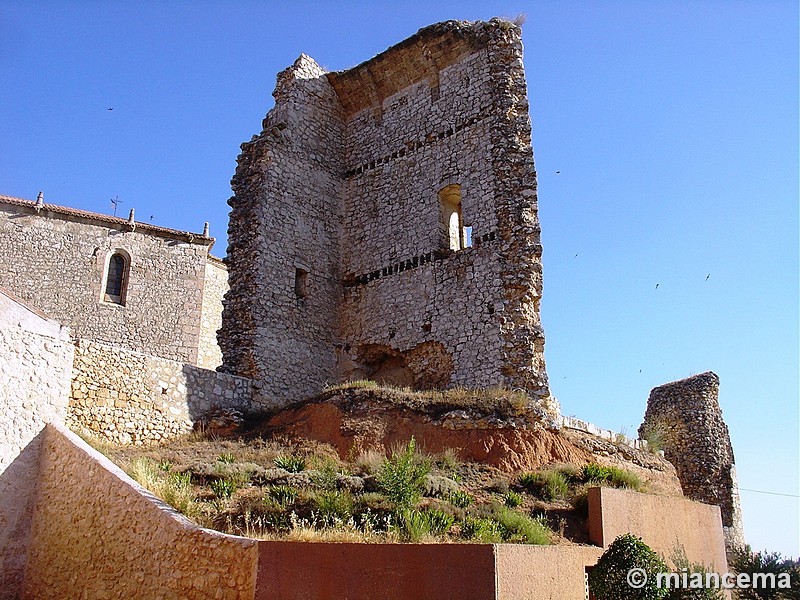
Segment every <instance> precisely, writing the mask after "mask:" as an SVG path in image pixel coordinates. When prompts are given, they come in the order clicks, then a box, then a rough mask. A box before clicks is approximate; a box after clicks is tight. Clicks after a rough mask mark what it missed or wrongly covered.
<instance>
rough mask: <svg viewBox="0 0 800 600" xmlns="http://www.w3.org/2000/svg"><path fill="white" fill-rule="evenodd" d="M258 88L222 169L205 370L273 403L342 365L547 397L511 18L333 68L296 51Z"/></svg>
mask: <svg viewBox="0 0 800 600" xmlns="http://www.w3.org/2000/svg"><path fill="white" fill-rule="evenodd" d="M274 96H275V108H274V109H273V110H271V111H270V113H269V114H268V115H267V117H266V119H265V120H264V123H263V130H262V132H261V133H260V134H259V135H258V136H255V137H254V138H253V139H252V140H251V141H250V142H248V143H246V144H243V146H242V154H241V155H240V156H239V164H238V168H237V171H236V175H235V176H234V179H233V190H234V196H233V197H232V198H231V199H230V201H229V203H230V205H231V207H232V211H231V218H230V224H229V231H228V233H229V248H228V257H227V259H226V260H227V264H228V266H229V269H230V285H231V289H230V291H229V292H228V294H227V295H226V299H225V311H224V313H223V323H224V327H223V331H222V335H221V338H220V345H221V347H222V351H223V356H224V364H223V367H222V368H223V369H224V370H225V371H227V372H231V373H236V374H238V375H241V376H245V377H251V378H254V379H256V380H258V381H259V382H260V383H263V390H262V391H261V392H260V395H261V396H263V397H264V399H265V400H266V401H269V402H272V403H273V404H274V405H275V406H282V405H285V404H286V403H288V402H291V401H292V400H299V399H302V398H303V397H305V396H309V395H312V394H315V393H318V392H319V391H320V390H321V388H322V387H323V386H324V385H325V384H326V383H335V382H338V381H341V380H344V379H348V378H358V377H368V378H373V379H378V380H382V381H385V382H389V383H395V384H399V385H410V386H412V387H417V388H439V387H447V386H452V385H462V386H467V387H487V386H490V385H506V386H510V387H517V388H524V389H526V390H528V391H529V392H531V393H532V394H534V395H536V396H539V397H547V396H548V395H549V390H548V385H547V375H546V372H545V364H544V355H543V349H544V334H543V331H542V328H541V323H540V319H539V299H540V297H541V260H540V259H541V243H540V235H539V234H540V231H539V223H538V217H537V198H536V174H535V168H534V163H533V153H532V149H531V140H530V119H529V116H528V104H527V90H526V84H525V77H524V72H523V67H522V43H521V38H520V30H519V28H518V27H516V26H515V25H513V24H511V23H509V22H507V21H501V20H492V21H491V22H488V23H482V22H477V23H467V22H457V21H448V22H446V23H439V24H437V25H432V26H430V27H426V28H425V29H422V30H420V31H419V32H418V33H417V34H416V35H414V36H412V37H411V38H409V39H408V40H405V41H403V42H401V43H399V44H397V45H396V46H393V47H392V48H389V49H388V50H386V51H385V52H383V53H381V54H379V55H378V56H376V57H375V58H373V59H371V60H369V61H367V62H365V63H363V64H362V65H359V66H357V67H354V68H353V69H349V70H347V71H343V72H337V73H325V72H324V71H323V70H322V69H321V68H320V67H319V66H318V65H317V64H316V63H315V62H314V61H313V60H311V59H310V58H308V57H307V56H305V55H303V56H301V57H300V58H299V59H298V60H297V61H296V62H295V64H294V65H293V66H292V67H290V68H289V69H287V70H286V71H284V72H282V73H281V74H279V76H278V84H277V86H276V89H275V92H274ZM447 190H449V191H448V192H447V194H446V199H445V191H447ZM453 190H456V191H453ZM456 213H457V214H460V216H459V217H458V219H456V220H455V221H454V219H453V214H456ZM454 223H455V224H454ZM453 231H455V236H456V238H458V239H457V240H454V238H453V235H454V234H453ZM299 372H302V373H304V376H303V377H298V373H299Z"/></svg>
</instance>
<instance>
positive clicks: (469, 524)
mask: <svg viewBox="0 0 800 600" xmlns="http://www.w3.org/2000/svg"><path fill="white" fill-rule="evenodd" d="M461 536H462V537H463V538H464V539H467V540H474V541H476V542H480V543H483V544H497V543H499V542H502V541H503V535H502V533H501V531H500V526H499V525H498V524H497V522H496V521H493V520H492V519H484V518H474V517H467V518H466V519H464V522H463V523H462V524H461Z"/></svg>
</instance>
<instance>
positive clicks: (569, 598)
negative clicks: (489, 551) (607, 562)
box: [495, 544, 603, 600]
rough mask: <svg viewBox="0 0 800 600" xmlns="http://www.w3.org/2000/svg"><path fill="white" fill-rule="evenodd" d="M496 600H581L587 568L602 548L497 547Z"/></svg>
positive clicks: (593, 562) (583, 594) (593, 563)
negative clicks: (545, 599)
mask: <svg viewBox="0 0 800 600" xmlns="http://www.w3.org/2000/svg"><path fill="white" fill-rule="evenodd" d="M495 551H496V569H497V575H496V577H497V595H496V598H497V600H542V599H544V598H547V599H549V600H580V599H582V598H585V597H586V580H585V576H584V574H585V572H586V567H589V566H592V565H595V564H597V560H598V559H599V558H600V555H601V554H602V553H603V550H602V548H595V547H592V546H521V545H516V544H500V545H497V546H495Z"/></svg>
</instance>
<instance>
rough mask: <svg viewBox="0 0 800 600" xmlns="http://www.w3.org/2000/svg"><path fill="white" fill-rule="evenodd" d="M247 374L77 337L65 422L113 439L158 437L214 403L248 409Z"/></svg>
mask: <svg viewBox="0 0 800 600" xmlns="http://www.w3.org/2000/svg"><path fill="white" fill-rule="evenodd" d="M251 408H252V405H251V383H250V380H248V379H243V378H241V377H236V376H234V375H228V374H226V373H219V372H217V371H210V370H208V369H201V368H199V367H195V366H193V365H189V364H185V363H179V362H175V361H172V360H167V359H163V358H157V357H155V356H150V355H148V354H141V353H138V352H132V351H130V350H125V349H123V348H119V347H115V346H109V345H105V344H100V343H97V342H91V341H87V340H77V342H76V344H75V361H74V365H73V379H72V390H71V395H70V403H69V412H68V415H67V424H68V425H69V426H70V427H73V428H75V427H82V428H85V429H87V430H88V431H91V432H92V433H93V434H95V435H97V436H99V437H101V438H104V439H107V440H108V441H110V442H113V443H115V444H145V443H152V442H158V441H160V440H163V439H167V438H170V437H175V436H177V435H180V434H182V433H187V432H190V431H192V428H193V426H194V424H195V422H196V421H198V420H199V419H200V418H201V417H203V416H204V415H206V414H207V413H208V411H210V410H212V409H237V410H240V411H247V410H250V409H251Z"/></svg>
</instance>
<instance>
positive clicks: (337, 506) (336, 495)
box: [314, 490, 354, 527]
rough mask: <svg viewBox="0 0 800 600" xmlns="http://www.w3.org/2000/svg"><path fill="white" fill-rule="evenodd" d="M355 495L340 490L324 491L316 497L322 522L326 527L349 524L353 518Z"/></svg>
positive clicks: (315, 502) (315, 501) (315, 504)
mask: <svg viewBox="0 0 800 600" xmlns="http://www.w3.org/2000/svg"><path fill="white" fill-rule="evenodd" d="M353 505H354V502H353V495H352V494H351V493H350V492H346V491H339V490H323V491H321V492H318V493H317V494H316V495H315V496H314V506H315V508H316V509H317V511H318V517H319V519H320V521H322V523H323V524H324V525H326V526H329V527H330V526H336V525H341V524H344V523H347V522H348V521H350V519H351V518H352V517H353Z"/></svg>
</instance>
